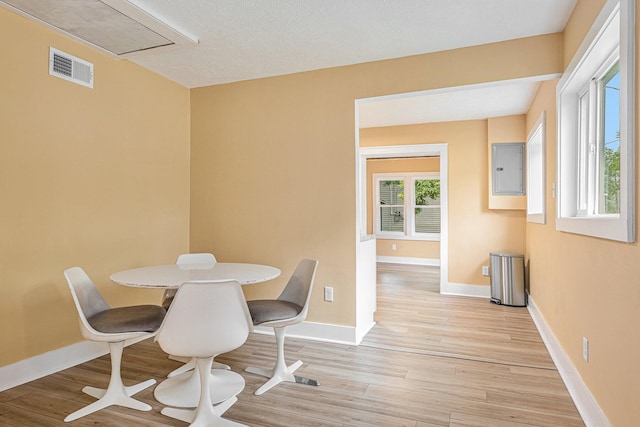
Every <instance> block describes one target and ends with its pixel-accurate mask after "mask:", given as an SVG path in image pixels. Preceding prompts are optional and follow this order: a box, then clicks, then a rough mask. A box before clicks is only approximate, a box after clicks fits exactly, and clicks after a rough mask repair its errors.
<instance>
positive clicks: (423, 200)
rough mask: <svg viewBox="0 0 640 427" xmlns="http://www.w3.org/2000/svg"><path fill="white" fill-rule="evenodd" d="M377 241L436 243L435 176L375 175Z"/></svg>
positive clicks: (437, 204) (437, 195) (437, 191)
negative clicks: (404, 240)
mask: <svg viewBox="0 0 640 427" xmlns="http://www.w3.org/2000/svg"><path fill="white" fill-rule="evenodd" d="M374 183H375V192H376V194H375V201H374V203H375V206H374V209H373V210H374V217H375V218H374V220H375V228H376V230H375V234H376V236H377V237H378V238H392V239H414V240H439V238H440V177H439V174H438V173H420V174H374Z"/></svg>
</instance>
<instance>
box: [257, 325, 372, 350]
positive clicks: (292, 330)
mask: <svg viewBox="0 0 640 427" xmlns="http://www.w3.org/2000/svg"><path fill="white" fill-rule="evenodd" d="M371 326H373V325H371ZM254 332H257V333H259V334H268V335H273V328H271V327H268V326H256V327H255V328H254ZM287 336H288V337H295V338H304V339H308V340H314V341H324V342H332V343H338V344H349V345H357V344H358V339H357V338H358V337H357V334H356V328H354V327H352V326H340V325H330V324H327V323H315V322H302V323H299V324H297V325H293V326H288V327H287Z"/></svg>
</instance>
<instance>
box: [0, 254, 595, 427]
mask: <svg viewBox="0 0 640 427" xmlns="http://www.w3.org/2000/svg"><path fill="white" fill-rule="evenodd" d="M438 275H439V272H438V269H437V268H434V267H416V266H399V265H392V264H379V266H378V283H379V284H378V312H377V313H376V321H377V322H378V323H377V325H376V326H375V327H374V328H373V329H372V331H371V332H370V333H369V334H368V335H367V337H366V338H365V339H364V340H363V343H362V344H361V345H359V346H349V345H341V344H330V343H323V342H314V341H306V340H300V339H295V338H287V341H286V354H287V360H288V361H289V362H292V361H295V360H297V359H301V360H303V361H304V365H303V366H302V367H301V368H300V369H299V370H298V372H299V373H300V375H304V376H307V377H311V378H314V379H317V380H319V381H320V387H309V386H304V385H300V384H281V385H278V386H276V387H275V388H274V389H272V390H270V391H269V392H267V393H265V394H264V395H262V396H255V395H253V392H254V391H255V390H256V389H257V388H258V387H259V386H260V385H261V384H262V378H259V377H257V376H255V375H250V374H246V373H244V372H242V371H243V370H244V368H245V367H246V366H247V364H251V365H253V366H265V367H266V366H271V364H272V363H273V361H274V358H275V344H274V342H273V337H271V336H264V335H259V334H253V335H251V336H250V338H249V340H248V341H247V343H246V344H245V345H244V346H242V347H241V348H239V349H238V350H236V351H233V352H231V353H227V354H224V355H222V356H220V357H219V358H217V359H216V360H218V361H220V362H223V363H227V364H229V365H230V366H231V367H232V369H233V370H234V371H236V372H241V373H242V374H243V376H244V378H245V380H246V388H245V390H244V391H243V392H242V393H241V394H240V395H238V402H237V403H236V404H235V405H234V406H232V407H231V409H229V410H228V411H227V413H226V414H225V418H228V419H231V420H234V421H238V422H241V423H245V424H248V425H250V426H253V427H259V426H264V427H272V426H287V427H289V426H290V427H302V426H304V427H307V426H335V427H356V426H385V427H386V426H390V427H396V426H398V427H400V426H410V427H432V426H451V427H461V426H468V427H479V426H487V427H489V426H490V427H502V426H509V427H511V426H515V427H517V426H529V427H530V426H545V427H548V426H553V427H561V426H584V423H583V422H582V420H581V419H580V416H579V414H578V412H577V410H576V408H575V406H574V404H573V402H572V400H571V398H570V397H569V394H568V392H567V390H566V388H565V386H564V384H563V383H562V381H561V379H560V376H559V374H558V372H557V370H556V369H555V367H554V365H553V363H552V361H551V359H550V357H549V355H548V353H547V352H546V350H545V348H544V344H543V343H542V340H541V339H540V337H539V335H538V333H537V331H536V329H535V326H534V325H533V322H532V321H531V318H530V317H529V314H528V312H527V310H526V309H525V308H514V307H502V306H496V305H493V304H490V303H489V302H488V301H487V300H484V299H476V298H465V297H453V296H442V295H439V294H438V289H437V283H438V280H439V279H438ZM177 366H179V364H178V363H177V362H173V361H171V360H169V359H167V357H166V355H165V354H164V353H163V352H162V351H161V350H160V349H159V347H158V346H157V345H156V344H154V343H153V342H152V341H150V340H147V341H144V342H141V343H138V344H135V345H133V346H131V347H128V348H127V349H125V352H124V357H123V369H122V372H123V374H122V375H123V378H124V381H125V383H126V384H131V383H133V382H134V381H141V380H144V379H148V378H156V379H158V380H159V381H161V380H162V377H163V376H164V375H166V373H167V372H169V371H170V370H172V369H173V368H175V367H177ZM109 370H110V364H109V359H108V356H105V357H101V358H98V359H95V360H92V361H90V362H87V363H84V364H82V365H79V366H75V367H73V368H70V369H67V370H65V371H62V372H58V373H56V374H53V375H49V376H47V377H45V378H42V379H39V380H36V381H33V382H31V383H28V384H24V385H22V386H19V387H15V388H13V389H10V390H7V391H5V392H2V393H0V426H61V425H67V424H65V423H64V422H63V421H62V420H63V418H64V417H65V416H66V415H67V414H69V413H71V412H73V411H74V410H76V409H78V408H79V407H81V406H83V405H86V404H88V403H90V402H91V401H92V400H93V399H92V398H90V397H88V396H86V395H84V394H82V393H81V391H80V390H81V388H82V387H83V386H84V385H87V384H91V385H95V386H102V385H106V384H107V382H108V375H109ZM152 389H153V388H151V389H148V390H144V391H142V392H140V393H139V394H138V395H137V397H138V398H139V399H141V400H143V401H145V402H147V403H149V404H150V405H151V406H152V407H153V409H152V411H150V412H138V411H133V410H129V409H124V408H119V407H111V408H109V409H106V410H103V411H100V412H98V413H95V414H93V415H90V416H87V417H85V418H82V419H80V420H78V421H75V422H73V423H70V424H68V425H77V426H88V425H100V426H129V425H140V426H184V425H186V424H185V423H182V422H180V421H176V420H172V419H170V418H167V417H165V416H163V415H161V414H160V410H161V409H162V405H160V404H159V403H157V402H156V401H155V400H154V398H153V393H152Z"/></svg>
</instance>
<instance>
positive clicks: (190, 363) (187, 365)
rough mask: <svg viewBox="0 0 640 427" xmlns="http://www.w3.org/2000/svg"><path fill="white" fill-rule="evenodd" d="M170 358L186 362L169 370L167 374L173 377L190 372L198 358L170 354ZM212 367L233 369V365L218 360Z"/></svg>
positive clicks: (168, 376)
mask: <svg viewBox="0 0 640 427" xmlns="http://www.w3.org/2000/svg"><path fill="white" fill-rule="evenodd" d="M169 359H171V360H177V361H179V362H185V364H184V365H182V366H180V367H178V368H176V369H174V370H173V371H171V372H169V374H168V375H167V378H171V377H175V376H177V375H180V374H184V373H185V372H188V371H190V370H192V369H193V368H195V367H196V358H195V357H192V358H191V359H188V360H187V359H186V358H184V357H178V356H169ZM211 368H212V369H226V370H231V367H230V366H229V365H225V364H224V363H218V362H216V361H214V362H213V365H212V366H211Z"/></svg>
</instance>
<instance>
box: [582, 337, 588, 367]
mask: <svg viewBox="0 0 640 427" xmlns="http://www.w3.org/2000/svg"><path fill="white" fill-rule="evenodd" d="M582 358H583V359H584V361H585V362H589V340H588V339H587V337H582Z"/></svg>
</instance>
